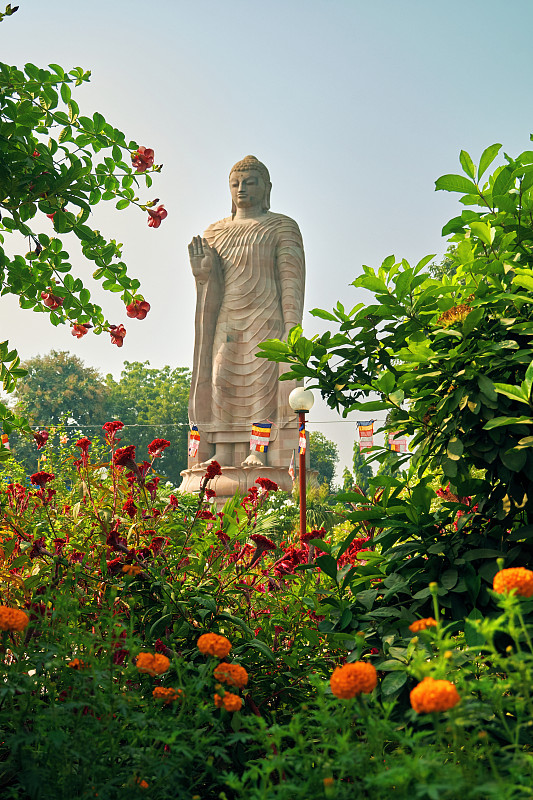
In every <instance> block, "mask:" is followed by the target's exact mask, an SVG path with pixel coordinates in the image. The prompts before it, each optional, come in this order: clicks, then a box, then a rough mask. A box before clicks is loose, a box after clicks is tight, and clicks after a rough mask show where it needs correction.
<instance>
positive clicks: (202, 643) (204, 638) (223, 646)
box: [196, 633, 231, 658]
mask: <svg viewBox="0 0 533 800" xmlns="http://www.w3.org/2000/svg"><path fill="white" fill-rule="evenodd" d="M196 644H197V645H198V650H199V651H200V652H201V653H203V654H204V655H206V656H207V655H209V656H216V657H217V658H226V656H227V655H228V653H229V651H230V650H231V642H230V641H229V639H226V637H225V636H219V635H218V633H203V634H202V635H201V636H200V638H199V639H198V641H197V643H196Z"/></svg>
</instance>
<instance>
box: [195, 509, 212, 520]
mask: <svg viewBox="0 0 533 800" xmlns="http://www.w3.org/2000/svg"><path fill="white" fill-rule="evenodd" d="M196 519H210V520H213V521H214V520H216V517H215V516H214V514H212V513H211V512H210V511H209V509H208V508H202V509H201V511H199V512H198V514H197V515H196Z"/></svg>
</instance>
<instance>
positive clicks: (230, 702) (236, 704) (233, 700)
mask: <svg viewBox="0 0 533 800" xmlns="http://www.w3.org/2000/svg"><path fill="white" fill-rule="evenodd" d="M215 705H216V707H217V708H225V709H226V711H240V710H241V708H242V698H241V697H239V695H238V694H232V692H224V697H221V696H220V695H219V694H215Z"/></svg>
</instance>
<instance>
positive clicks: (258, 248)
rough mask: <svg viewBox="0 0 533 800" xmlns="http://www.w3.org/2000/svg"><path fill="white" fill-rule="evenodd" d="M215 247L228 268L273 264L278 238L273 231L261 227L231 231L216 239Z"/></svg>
mask: <svg viewBox="0 0 533 800" xmlns="http://www.w3.org/2000/svg"><path fill="white" fill-rule="evenodd" d="M213 246H214V248H215V249H216V251H217V253H218V254H219V256H220V258H221V259H222V261H223V262H224V266H225V267H226V268H227V267H229V266H230V265H232V264H233V265H240V266H241V267H243V266H244V265H245V264H247V263H248V264H250V265H252V264H257V263H258V262H261V263H263V264H264V265H265V266H266V265H267V264H269V263H271V264H273V263H274V261H275V253H276V237H275V235H274V233H273V232H272V231H268V230H264V229H261V228H259V227H256V228H253V229H244V230H243V229H242V228H241V229H237V230H229V231H227V232H225V234H221V235H218V236H215V237H214V241H213Z"/></svg>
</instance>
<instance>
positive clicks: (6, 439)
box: [0, 433, 11, 450]
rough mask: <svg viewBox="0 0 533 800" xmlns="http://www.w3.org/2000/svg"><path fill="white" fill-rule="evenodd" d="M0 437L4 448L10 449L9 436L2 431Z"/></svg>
mask: <svg viewBox="0 0 533 800" xmlns="http://www.w3.org/2000/svg"><path fill="white" fill-rule="evenodd" d="M0 438H1V440H2V445H3V446H4V447H5V448H6V450H11V448H10V446H9V437H8V435H7V433H3V434H2V436H1V437H0Z"/></svg>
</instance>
